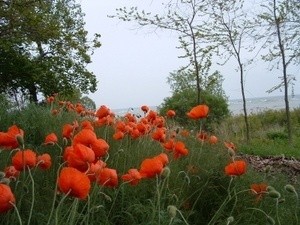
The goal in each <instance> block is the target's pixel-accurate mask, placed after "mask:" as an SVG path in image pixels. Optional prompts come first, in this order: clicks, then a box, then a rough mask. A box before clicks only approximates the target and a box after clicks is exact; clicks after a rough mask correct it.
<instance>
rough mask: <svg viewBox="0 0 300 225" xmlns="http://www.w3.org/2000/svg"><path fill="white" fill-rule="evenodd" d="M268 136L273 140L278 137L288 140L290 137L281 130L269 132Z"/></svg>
mask: <svg viewBox="0 0 300 225" xmlns="http://www.w3.org/2000/svg"><path fill="white" fill-rule="evenodd" d="M267 137H268V138H269V139H271V140H276V139H281V140H287V139H288V136H287V134H286V133H285V132H280V131H276V132H274V131H273V132H268V133H267Z"/></svg>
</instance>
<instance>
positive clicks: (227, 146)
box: [224, 141, 236, 151]
mask: <svg viewBox="0 0 300 225" xmlns="http://www.w3.org/2000/svg"><path fill="white" fill-rule="evenodd" d="M224 145H225V147H226V148H227V149H231V150H234V151H236V146H235V144H233V143H232V142H226V141H224Z"/></svg>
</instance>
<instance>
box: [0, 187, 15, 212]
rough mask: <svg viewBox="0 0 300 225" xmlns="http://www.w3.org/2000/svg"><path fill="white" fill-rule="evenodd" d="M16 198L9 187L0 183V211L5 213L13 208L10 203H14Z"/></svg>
mask: <svg viewBox="0 0 300 225" xmlns="http://www.w3.org/2000/svg"><path fill="white" fill-rule="evenodd" d="M15 202H16V199H15V196H14V194H13V193H12V191H11V189H10V187H9V186H8V185H6V184H1V183H0V213H5V212H7V211H9V210H10V209H12V208H13V205H12V204H11V203H15Z"/></svg>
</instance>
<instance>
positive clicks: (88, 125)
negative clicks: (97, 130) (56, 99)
mask: <svg viewBox="0 0 300 225" xmlns="http://www.w3.org/2000/svg"><path fill="white" fill-rule="evenodd" d="M81 127H82V129H90V130H94V127H93V125H92V123H91V122H90V121H88V120H84V121H82V122H81Z"/></svg>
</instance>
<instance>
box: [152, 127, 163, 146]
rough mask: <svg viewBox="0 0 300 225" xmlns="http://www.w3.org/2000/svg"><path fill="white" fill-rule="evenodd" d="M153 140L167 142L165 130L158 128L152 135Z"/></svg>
mask: <svg viewBox="0 0 300 225" xmlns="http://www.w3.org/2000/svg"><path fill="white" fill-rule="evenodd" d="M152 138H153V139H154V140H156V141H159V142H162V143H163V142H165V139H166V131H165V128H156V130H155V131H154V132H153V133H152Z"/></svg>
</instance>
